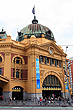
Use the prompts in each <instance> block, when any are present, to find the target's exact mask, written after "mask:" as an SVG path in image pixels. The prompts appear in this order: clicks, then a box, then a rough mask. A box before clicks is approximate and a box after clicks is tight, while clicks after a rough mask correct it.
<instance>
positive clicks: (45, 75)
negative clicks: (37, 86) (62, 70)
mask: <svg viewBox="0 0 73 110" xmlns="http://www.w3.org/2000/svg"><path fill="white" fill-rule="evenodd" d="M48 75H54V76H55V77H57V78H58V80H59V81H60V83H61V86H62V88H63V78H61V77H60V74H59V73H57V72H54V71H48V72H46V73H45V74H43V75H42V77H41V83H42V84H43V81H44V79H45V78H46V77H47V76H48Z"/></svg>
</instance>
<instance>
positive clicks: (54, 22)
mask: <svg viewBox="0 0 73 110" xmlns="http://www.w3.org/2000/svg"><path fill="white" fill-rule="evenodd" d="M34 5H35V13H36V18H37V19H38V23H39V24H42V25H44V26H47V27H48V28H50V29H51V31H52V32H53V34H54V37H55V40H56V44H57V45H61V46H62V45H65V46H62V48H63V49H64V52H65V50H66V46H67V45H69V46H68V49H67V54H68V58H70V57H73V0H0V31H1V30H2V27H4V30H5V31H6V33H7V34H8V35H11V38H12V39H13V40H16V37H17V30H18V31H20V30H21V29H22V28H24V27H25V26H27V25H28V24H31V21H32V20H33V17H34V16H33V14H32V9H33V7H34Z"/></svg>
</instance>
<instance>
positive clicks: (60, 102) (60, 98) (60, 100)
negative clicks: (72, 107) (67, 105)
mask: <svg viewBox="0 0 73 110" xmlns="http://www.w3.org/2000/svg"><path fill="white" fill-rule="evenodd" d="M60 105H61V97H60V96H59V106H60Z"/></svg>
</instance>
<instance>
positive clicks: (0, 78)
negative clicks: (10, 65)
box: [0, 75, 9, 83]
mask: <svg viewBox="0 0 73 110" xmlns="http://www.w3.org/2000/svg"><path fill="white" fill-rule="evenodd" d="M0 81H2V82H6V83H8V81H9V79H8V78H7V77H5V76H2V75H0Z"/></svg>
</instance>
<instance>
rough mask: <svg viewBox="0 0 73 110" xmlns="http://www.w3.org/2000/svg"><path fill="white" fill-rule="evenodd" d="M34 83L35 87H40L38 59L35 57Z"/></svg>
mask: <svg viewBox="0 0 73 110" xmlns="http://www.w3.org/2000/svg"><path fill="white" fill-rule="evenodd" d="M36 83H37V89H40V72H39V59H38V58H36Z"/></svg>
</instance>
